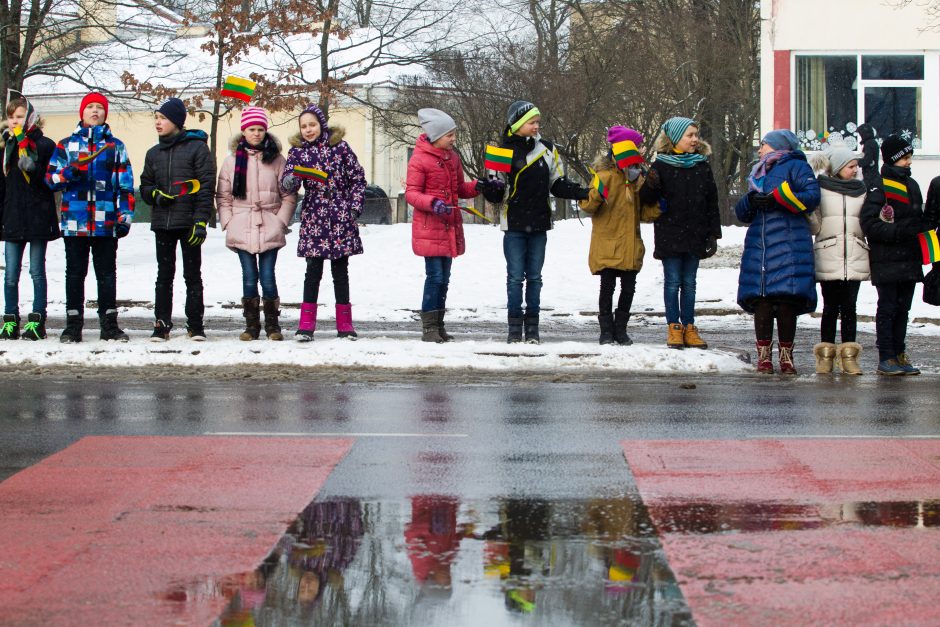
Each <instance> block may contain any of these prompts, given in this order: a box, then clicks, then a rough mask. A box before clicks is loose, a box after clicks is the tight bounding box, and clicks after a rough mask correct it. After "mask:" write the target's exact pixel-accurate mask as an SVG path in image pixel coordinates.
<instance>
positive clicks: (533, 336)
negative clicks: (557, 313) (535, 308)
mask: <svg viewBox="0 0 940 627" xmlns="http://www.w3.org/2000/svg"><path fill="white" fill-rule="evenodd" d="M524 322H525V343H526V344H540V343H541V342H542V340H541V338H539V315H538V314H526V315H525V319H524Z"/></svg>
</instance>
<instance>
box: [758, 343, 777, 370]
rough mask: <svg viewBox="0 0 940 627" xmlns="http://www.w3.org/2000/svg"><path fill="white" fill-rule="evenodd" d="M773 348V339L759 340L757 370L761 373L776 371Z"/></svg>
mask: <svg viewBox="0 0 940 627" xmlns="http://www.w3.org/2000/svg"><path fill="white" fill-rule="evenodd" d="M773 349H774V342H773V340H757V372H759V373H760V374H773V373H774V362H773V360H772V359H771V357H772V355H773Z"/></svg>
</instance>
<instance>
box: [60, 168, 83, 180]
mask: <svg viewBox="0 0 940 627" xmlns="http://www.w3.org/2000/svg"><path fill="white" fill-rule="evenodd" d="M81 176H82V170H81V168H79V167H78V166H77V165H67V166H65V167H64V168H62V178H64V179H65V180H66V181H74V180H75V179H78V178H81Z"/></svg>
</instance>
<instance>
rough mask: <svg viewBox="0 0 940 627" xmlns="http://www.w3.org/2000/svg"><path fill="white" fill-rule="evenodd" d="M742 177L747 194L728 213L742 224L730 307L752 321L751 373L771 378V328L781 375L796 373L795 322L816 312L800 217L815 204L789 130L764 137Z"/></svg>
mask: <svg viewBox="0 0 940 627" xmlns="http://www.w3.org/2000/svg"><path fill="white" fill-rule="evenodd" d="M757 155H758V156H759V157H760V160H759V161H758V162H757V164H756V165H755V166H754V168H753V169H752V170H751V174H750V176H749V177H748V188H749V189H750V191H749V192H748V194H747V195H746V196H744V197H742V198H741V200H740V201H738V204H737V206H736V207H735V208H734V211H735V213H736V214H737V216H738V219H739V220H741V222H744V223H745V224H750V226H749V227H748V229H747V235H746V236H745V238H744V253H743V255H742V257H741V272H740V275H739V277H738V304H739V305H740V306H741V308H742V309H744V311H747V312H748V313H753V314H754V333H755V335H756V339H757V371H758V372H760V373H763V374H773V372H774V366H773V362H772V361H771V352H772V345H773V334H774V319H775V318H776V321H777V337H778V340H779V348H778V350H779V357H780V372H781V374H796V368H795V367H794V366H793V339H794V338H795V337H796V318H797V316H799V315H800V314H802V313H808V312H810V311H814V310H815V309H816V277H815V272H814V264H813V238H812V235H810V231H809V221H808V220H807V219H806V214H807V213H809V212H811V211H813V210H815V209H816V206H817V205H819V184H818V183H817V182H816V176H815V175H814V174H813V169H812V168H811V167H810V166H809V164H808V163H807V162H806V155H804V154H803V152H802V151H801V150H800V142H799V140H798V139H797V138H796V135H794V134H793V132H792V131H788V130H774V131H770V132H769V133H767V134H766V135H764V138H763V139H762V140H761V144H760V149H759V150H758V152H757Z"/></svg>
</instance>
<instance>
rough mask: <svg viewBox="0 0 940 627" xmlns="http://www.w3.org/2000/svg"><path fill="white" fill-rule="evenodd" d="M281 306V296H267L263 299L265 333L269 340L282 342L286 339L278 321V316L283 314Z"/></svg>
mask: <svg viewBox="0 0 940 627" xmlns="http://www.w3.org/2000/svg"><path fill="white" fill-rule="evenodd" d="M280 306H281V299H280V298H265V299H263V300H262V307H263V308H264V333H265V335H267V336H268V339H269V340H274V341H275V342H280V341H281V340H283V339H284V334H283V333H281V325H280V322H279V321H278V316H280V315H281V310H280V309H279V308H280Z"/></svg>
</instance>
